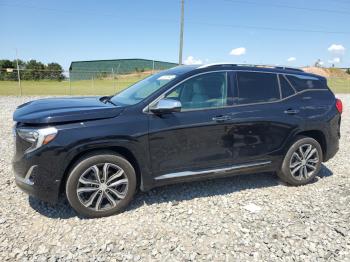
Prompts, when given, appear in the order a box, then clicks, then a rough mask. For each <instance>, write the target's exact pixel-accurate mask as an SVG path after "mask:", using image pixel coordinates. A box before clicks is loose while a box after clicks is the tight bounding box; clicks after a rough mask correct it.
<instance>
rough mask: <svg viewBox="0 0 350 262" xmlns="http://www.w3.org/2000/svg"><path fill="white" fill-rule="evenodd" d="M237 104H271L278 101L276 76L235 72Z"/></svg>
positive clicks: (278, 93)
mask: <svg viewBox="0 0 350 262" xmlns="http://www.w3.org/2000/svg"><path fill="white" fill-rule="evenodd" d="M237 89H238V90H237V91H238V92H237V96H238V103H239V104H249V103H258V102H271V101H276V100H278V99H280V92H279V86H278V82H277V75H276V74H269V73H254V72H237Z"/></svg>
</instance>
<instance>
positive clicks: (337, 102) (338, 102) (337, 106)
mask: <svg viewBox="0 0 350 262" xmlns="http://www.w3.org/2000/svg"><path fill="white" fill-rule="evenodd" d="M335 106H336V108H337V109H338V112H339V113H340V114H341V113H343V103H342V101H341V100H340V99H338V98H337V99H336V102H335Z"/></svg>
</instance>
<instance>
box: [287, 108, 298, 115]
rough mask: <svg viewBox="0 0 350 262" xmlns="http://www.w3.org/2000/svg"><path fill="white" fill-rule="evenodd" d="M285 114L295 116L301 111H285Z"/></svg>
mask: <svg viewBox="0 0 350 262" xmlns="http://www.w3.org/2000/svg"><path fill="white" fill-rule="evenodd" d="M284 113H285V114H288V115H295V114H298V113H299V110H297V109H287V110H285V111H284Z"/></svg>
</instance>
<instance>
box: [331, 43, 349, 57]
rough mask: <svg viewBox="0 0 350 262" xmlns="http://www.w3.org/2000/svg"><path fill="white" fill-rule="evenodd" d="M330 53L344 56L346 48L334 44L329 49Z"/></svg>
mask: <svg viewBox="0 0 350 262" xmlns="http://www.w3.org/2000/svg"><path fill="white" fill-rule="evenodd" d="M328 51H329V52H330V53H331V54H333V55H344V53H345V47H344V46H343V45H337V44H332V45H331V46H330V47H328Z"/></svg>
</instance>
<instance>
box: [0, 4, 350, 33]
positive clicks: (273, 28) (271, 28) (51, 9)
mask: <svg viewBox="0 0 350 262" xmlns="http://www.w3.org/2000/svg"><path fill="white" fill-rule="evenodd" d="M224 1H230V2H234V1H235V2H242V3H245V2H243V1H239V0H224ZM250 3H253V2H250ZM254 3H255V2H254ZM257 4H258V3H257ZM0 6H12V7H18V5H13V4H11V5H6V4H5V5H4V4H1V5H0ZM20 7H24V8H32V9H39V10H45V11H51V12H58V13H68V14H74V15H76V14H77V13H80V14H85V15H99V16H103V17H112V18H113V19H117V20H121V19H122V18H119V17H116V15H115V14H107V13H97V12H91V11H85V12H81V11H80V10H68V9H54V8H45V7H38V6H32V5H21V6H20ZM133 19H137V20H142V21H148V22H157V23H159V22H160V21H161V22H163V23H172V24H175V23H176V24H178V20H169V19H159V18H156V19H155V18H145V17H141V18H140V17H133ZM187 21H188V22H187V23H188V24H196V25H203V26H214V27H230V28H248V29H256V30H269V31H281V32H301V33H322V34H343V35H350V32H349V31H328V30H318V29H298V28H286V27H270V26H257V25H243V24H220V23H207V22H201V21H195V20H187Z"/></svg>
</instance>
